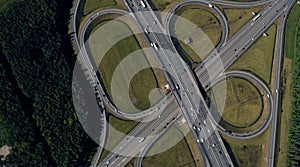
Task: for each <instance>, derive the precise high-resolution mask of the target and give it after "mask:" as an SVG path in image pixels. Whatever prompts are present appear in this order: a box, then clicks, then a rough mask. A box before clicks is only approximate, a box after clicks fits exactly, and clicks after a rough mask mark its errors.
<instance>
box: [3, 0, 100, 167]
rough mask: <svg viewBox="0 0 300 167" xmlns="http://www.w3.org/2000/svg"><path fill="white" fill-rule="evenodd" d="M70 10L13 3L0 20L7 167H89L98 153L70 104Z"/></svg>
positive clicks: (55, 1)
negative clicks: (9, 147) (8, 152)
mask: <svg viewBox="0 0 300 167" xmlns="http://www.w3.org/2000/svg"><path fill="white" fill-rule="evenodd" d="M71 5H72V1H60V0H16V1H14V3H12V4H10V5H9V6H8V7H7V8H6V10H5V11H3V12H1V14H0V27H1V28H0V46H1V47H2V48H1V50H2V52H1V53H2V54H1V55H0V56H1V61H0V76H1V80H0V83H1V84H0V85H1V86H0V87H1V92H4V93H2V94H1V96H0V107H1V110H0V112H1V114H0V123H1V125H0V127H1V128H0V129H1V131H0V132H1V134H0V136H1V137H0V144H6V143H7V144H8V145H10V146H12V150H11V154H10V155H9V156H7V159H6V165H7V166H88V162H89V161H90V160H91V158H92V156H93V154H94V152H95V150H96V146H97V145H96V144H95V143H94V142H93V141H92V140H91V139H90V138H89V137H88V135H87V134H86V133H85V131H84V130H83V128H82V127H81V125H80V123H79V122H78V118H77V116H76V113H75V111H74V107H73V103H72V70H73V66H74V64H75V55H74V54H73V50H72V47H71V42H70V38H69V35H68V21H69V10H70V8H71V7H72V6H71ZM2 67H3V68H2Z"/></svg>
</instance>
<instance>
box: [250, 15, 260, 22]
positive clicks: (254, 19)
mask: <svg viewBox="0 0 300 167" xmlns="http://www.w3.org/2000/svg"><path fill="white" fill-rule="evenodd" d="M260 16H261V14H258V15H256V16H255V17H254V18H253V20H252V21H256V20H257V19H258V18H259V17H260Z"/></svg>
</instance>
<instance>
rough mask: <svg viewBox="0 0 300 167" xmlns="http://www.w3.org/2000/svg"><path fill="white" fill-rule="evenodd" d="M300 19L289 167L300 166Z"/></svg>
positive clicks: (296, 46) (292, 90)
mask: <svg viewBox="0 0 300 167" xmlns="http://www.w3.org/2000/svg"><path fill="white" fill-rule="evenodd" d="M299 23H300V22H299V19H298V24H297V25H298V27H297V29H298V30H297V33H295V37H296V38H295V45H294V46H293V47H295V48H294V51H295V53H294V55H293V57H292V59H293V66H292V69H293V78H292V85H291V96H292V111H291V122H290V129H289V136H288V137H289V141H288V158H287V166H288V167H294V166H300V24H299Z"/></svg>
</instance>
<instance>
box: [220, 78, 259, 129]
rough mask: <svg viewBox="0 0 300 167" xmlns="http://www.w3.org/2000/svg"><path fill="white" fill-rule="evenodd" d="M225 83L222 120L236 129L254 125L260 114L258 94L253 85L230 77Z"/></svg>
mask: <svg viewBox="0 0 300 167" xmlns="http://www.w3.org/2000/svg"><path fill="white" fill-rule="evenodd" d="M223 82H225V81H223ZM226 82H227V91H226V102H225V108H224V112H223V113H222V118H223V120H224V121H226V122H227V123H229V124H231V125H234V126H236V127H247V126H250V125H252V124H254V123H255V122H256V121H257V120H258V119H259V118H260V114H261V112H262V99H261V95H260V92H259V91H258V90H257V89H256V88H255V86H254V85H252V84H251V83H250V82H248V81H246V80H243V79H238V78H232V77H231V78H229V79H228V80H227V81H226Z"/></svg>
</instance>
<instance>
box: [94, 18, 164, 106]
mask: <svg viewBox="0 0 300 167" xmlns="http://www.w3.org/2000/svg"><path fill="white" fill-rule="evenodd" d="M107 22H108V20H105V21H103V22H101V23H100V24H99V25H98V28H100V27H101V25H104V24H105V23H107ZM112 24H113V25H112V26H113V27H115V28H116V29H115V30H112V29H105V30H104V31H107V33H109V32H110V31H116V33H115V34H116V36H112V37H106V36H104V37H103V34H104V33H106V32H103V30H102V31H101V33H97V32H95V33H93V35H92V36H91V37H90V38H89V46H90V50H91V54H92V55H93V57H94V59H95V62H96V63H99V64H100V65H99V71H100V74H101V77H102V79H103V82H104V86H105V88H106V90H107V92H108V94H109V96H110V97H111V99H112V92H111V85H112V83H111V82H112V77H113V75H115V70H116V69H117V67H118V66H119V68H121V69H122V71H121V73H122V77H121V78H118V82H117V83H116V84H117V85H118V86H117V89H119V88H120V89H121V87H122V88H123V87H124V85H126V83H127V82H128V81H127V80H128V77H129V76H130V74H129V73H131V71H132V69H133V68H134V67H139V65H140V64H149V62H148V60H147V58H146V56H145V54H144V52H143V51H139V52H138V53H137V54H138V58H137V59H134V61H123V60H125V58H126V57H127V56H128V55H129V54H131V53H133V52H135V51H138V50H140V49H141V48H142V47H141V45H140V42H139V41H138V40H137V38H136V36H135V35H131V34H132V32H131V29H130V27H129V26H128V25H127V24H125V23H124V22H122V21H114V22H113V23H112ZM122 35H125V36H127V37H125V38H123V39H121V40H119V41H117V42H116V41H115V40H118V39H119V37H120V36H122ZM121 38H122V37H121ZM114 42H116V43H115V44H114V45H113V46H112V47H111V48H110V49H109V50H108V51H107V52H106V53H105V56H104V57H103V58H102V59H101V55H100V53H102V52H103V50H104V48H103V44H105V43H112V44H113V43H114ZM121 62H122V63H121ZM120 63H121V64H120ZM160 86H161V85H159V83H158V81H157V79H156V76H155V73H154V70H153V69H152V68H146V69H143V70H140V71H139V72H138V73H137V74H136V75H134V77H133V78H132V80H131V81H130V83H129V88H128V92H123V91H121V92H118V93H119V95H118V96H117V97H116V98H118V99H117V100H118V102H121V103H122V102H123V101H122V99H123V97H125V96H126V95H127V94H128V93H129V96H130V100H131V102H132V103H133V104H134V105H135V106H136V107H137V108H138V109H140V110H144V109H146V108H149V107H150V106H151V104H154V103H155V102H157V101H158V100H160V98H161V97H162V94H161V92H160V91H158V90H157V89H156V88H159V87H160ZM152 90H155V91H152ZM114 91H116V90H114ZM122 92H123V93H122ZM125 93H126V95H125ZM150 93H151V94H152V95H155V97H156V98H153V99H151V98H150V99H149V94H150ZM151 94H150V95H151ZM124 103H125V102H124ZM116 105H118V104H116ZM121 109H122V110H123V111H129V110H128V109H127V108H121ZM130 112H132V111H130Z"/></svg>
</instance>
